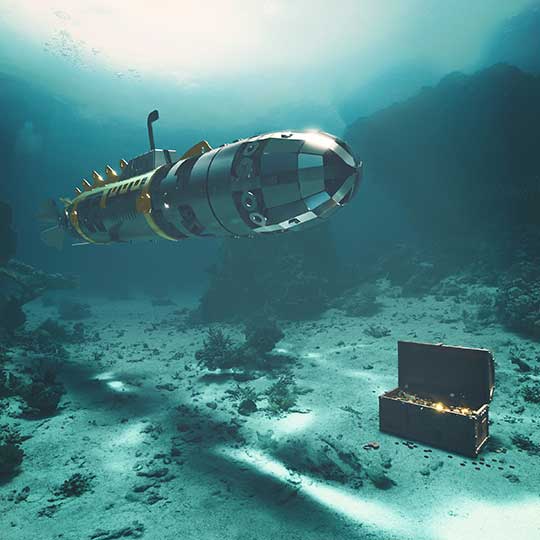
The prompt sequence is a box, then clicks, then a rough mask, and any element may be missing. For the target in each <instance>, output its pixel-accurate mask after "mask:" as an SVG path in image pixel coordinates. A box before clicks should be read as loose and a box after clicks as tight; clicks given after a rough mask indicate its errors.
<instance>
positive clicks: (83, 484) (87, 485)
mask: <svg viewBox="0 0 540 540" xmlns="http://www.w3.org/2000/svg"><path fill="white" fill-rule="evenodd" d="M93 479H94V475H92V474H81V473H75V474H73V475H71V476H70V477H69V478H68V479H67V480H65V481H64V482H63V483H62V484H61V485H60V486H59V487H58V488H57V489H56V490H55V491H54V494H55V495H56V496H57V497H65V498H67V497H80V496H81V495H84V493H86V492H87V491H90V490H91V489H92V480H93Z"/></svg>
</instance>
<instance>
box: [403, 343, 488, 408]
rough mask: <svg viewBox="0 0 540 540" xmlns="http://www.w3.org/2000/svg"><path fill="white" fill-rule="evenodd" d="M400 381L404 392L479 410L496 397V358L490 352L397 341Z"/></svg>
mask: <svg viewBox="0 0 540 540" xmlns="http://www.w3.org/2000/svg"><path fill="white" fill-rule="evenodd" d="M398 378H399V388H400V389H401V390H403V391H404V392H407V393H410V394H415V395H418V396H421V397H424V398H428V399H432V400H433V401H437V402H438V401H440V402H443V403H445V404H448V405H455V406H467V407H470V408H473V409H477V408H479V407H480V406H482V405H483V404H484V403H489V402H490V401H491V399H492V397H493V389H494V386H495V373H494V363H493V355H492V354H491V352H490V351H488V350H487V349H471V348H467V347H451V346H448V345H442V344H440V345H436V344H430V343H417V342H413V341H398Z"/></svg>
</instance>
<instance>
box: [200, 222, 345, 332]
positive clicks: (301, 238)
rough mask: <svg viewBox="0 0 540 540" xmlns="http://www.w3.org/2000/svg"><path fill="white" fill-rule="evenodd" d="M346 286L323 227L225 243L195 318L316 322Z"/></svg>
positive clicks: (330, 238)
mask: <svg viewBox="0 0 540 540" xmlns="http://www.w3.org/2000/svg"><path fill="white" fill-rule="evenodd" d="M346 282H347V280H346V279H345V277H344V275H343V272H342V270H341V269H340V265H339V263H338V260H337V256H336V251H335V245H334V241H333V237H332V234H331V232H330V229H329V228H328V226H326V225H322V226H319V227H317V228H314V229H311V230H306V231H301V232H287V233H285V234H281V235H277V236H272V235H271V236H268V237H261V238H257V239H253V240H250V239H242V238H238V239H231V240H225V241H224V243H223V247H222V253H221V256H220V260H219V262H218V264H217V265H216V266H215V267H213V268H212V269H211V270H210V283H209V287H208V289H207V291H206V292H205V293H204V294H203V296H202V298H201V300H200V304H199V308H198V310H197V313H196V315H195V317H196V318H197V319H198V320H199V321H201V322H210V321H231V322H232V321H245V320H251V319H253V318H260V317H269V318H281V319H310V318H316V317H318V316H319V315H320V314H321V313H322V312H323V311H324V310H325V309H327V307H328V302H329V301H330V299H331V298H332V297H333V296H334V295H335V294H336V293H337V292H339V291H340V290H342V289H343V287H344V286H345V283H346Z"/></svg>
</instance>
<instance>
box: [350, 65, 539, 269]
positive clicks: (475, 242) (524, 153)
mask: <svg viewBox="0 0 540 540" xmlns="http://www.w3.org/2000/svg"><path fill="white" fill-rule="evenodd" d="M345 139H346V140H347V141H348V142H349V143H350V144H351V145H352V146H353V148H354V149H355V151H356V152H357V153H358V155H359V156H361V158H362V159H363V160H364V162H365V177H366V180H365V184H366V185H365V193H364V195H365V196H366V197H367V196H368V195H369V197H370V201H371V210H370V209H367V210H366V212H364V214H363V216H362V219H363V220H364V221H365V222H366V224H369V228H370V230H372V231H380V230H384V231H385V241H384V242H380V243H379V245H380V248H381V249H382V250H384V249H385V248H387V247H388V245H390V244H391V243H393V244H397V243H400V242H404V243H407V244H411V243H414V244H415V245H416V246H418V247H420V248H422V249H427V250H428V251H429V252H431V253H434V254H439V255H444V254H445V253H446V254H451V255H452V258H454V259H455V260H459V261H460V263H461V261H463V260H465V261H467V260H471V259H474V258H475V257H477V256H478V253H479V250H483V252H484V251H487V252H493V251H494V250H495V249H496V248H497V249H499V248H501V246H503V245H504V246H506V247H507V248H508V249H512V246H513V245H515V241H516V238H522V234H523V231H524V230H530V229H531V228H532V229H535V228H537V227H538V226H539V225H540V212H539V211H538V209H539V208H540V206H539V205H540V169H539V161H538V156H539V154H540V77H538V76H534V75H531V74H528V73H524V72H523V71H521V70H519V69H518V68H516V67H512V66H508V65H504V64H498V65H495V66H493V67H491V68H488V69H485V70H483V71H480V72H478V73H475V74H473V75H464V74H463V73H452V74H450V75H448V76H446V77H445V78H443V79H442V80H441V81H440V83H439V84H438V85H436V86H435V87H430V88H424V89H423V90H422V91H421V92H420V93H419V94H418V95H416V96H415V97H413V98H411V99H409V100H407V101H404V102H402V103H399V104H396V105H393V106H391V107H388V108H387V109H384V110H382V111H379V112H377V113H375V114H373V115H372V116H370V117H368V118H361V119H359V120H357V121H356V122H355V123H354V124H352V125H351V126H350V127H349V128H348V130H347V132H346V134H345ZM375 234H377V233H375ZM484 255H485V254H484ZM506 255H508V252H504V253H499V256H500V257H502V258H504V257H505V256H506Z"/></svg>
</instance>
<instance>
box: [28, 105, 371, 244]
mask: <svg viewBox="0 0 540 540" xmlns="http://www.w3.org/2000/svg"><path fill="white" fill-rule="evenodd" d="M158 119H159V113H158V111H157V110H154V111H152V112H151V113H150V114H149V115H148V118H147V129H148V138H149V143H150V150H149V151H148V152H146V153H144V154H142V155H139V156H137V157H134V158H133V159H131V160H129V161H126V160H123V159H122V160H120V171H119V172H116V171H115V170H114V169H113V168H112V167H110V166H109V165H107V167H106V169H105V175H104V176H102V175H101V174H99V173H98V172H97V171H93V173H92V182H89V181H88V180H86V179H83V180H82V185H81V187H76V188H75V196H74V197H73V198H61V199H60V202H61V203H62V207H61V206H59V205H57V204H56V203H55V202H54V201H52V200H50V201H47V203H45V205H44V206H43V208H42V209H41V212H40V214H39V215H38V217H39V218H40V219H41V221H42V222H43V223H45V227H46V228H44V230H42V232H41V237H42V240H43V241H44V242H45V243H46V244H47V245H49V246H52V247H56V248H58V249H61V248H62V246H63V244H64V241H65V237H66V235H67V236H69V237H71V238H73V239H74V241H73V242H72V243H73V244H115V243H126V242H135V241H144V240H155V239H163V240H168V241H173V242H177V241H180V240H185V239H188V238H191V237H255V236H257V235H261V234H275V233H282V232H286V231H291V230H300V229H302V228H306V227H308V226H311V225H314V224H316V223H318V222H320V221H321V220H326V219H328V218H329V217H330V216H331V215H332V214H334V212H336V211H337V210H338V209H339V208H341V207H343V206H345V205H346V204H347V203H348V202H349V201H350V200H351V199H352V197H353V196H354V194H355V193H356V191H357V189H358V185H359V183H360V180H361V176H362V163H361V162H358V161H357V160H356V158H355V157H354V156H353V153H352V151H351V149H350V148H349V146H348V145H347V144H346V143H345V142H344V141H342V140H341V139H339V138H337V137H335V136H333V135H330V134H328V133H324V132H311V131H300V132H297V131H283V132H275V133H267V134H263V135H258V136H254V137H250V138H248V139H239V140H236V141H234V142H232V143H230V144H223V145H221V146H219V147H217V148H211V146H210V145H209V144H208V142H207V141H204V140H203V141H200V142H198V143H197V144H195V145H194V146H192V147H191V148H190V149H189V150H188V151H187V152H185V153H184V154H183V155H182V156H181V157H179V158H178V157H177V154H176V152H175V151H174V150H162V149H157V148H156V146H155V142H154V132H153V123H154V122H155V121H156V120H158Z"/></svg>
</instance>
